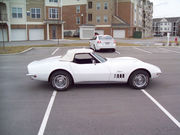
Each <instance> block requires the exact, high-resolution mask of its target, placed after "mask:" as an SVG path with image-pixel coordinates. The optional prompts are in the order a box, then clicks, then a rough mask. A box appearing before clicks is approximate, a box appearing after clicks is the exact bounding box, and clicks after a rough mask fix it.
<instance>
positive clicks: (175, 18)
mask: <svg viewBox="0 0 180 135" xmlns="http://www.w3.org/2000/svg"><path fill="white" fill-rule="evenodd" d="M162 19H163V18H155V19H153V22H160V21H161V20H162ZM165 19H166V20H167V21H168V22H176V21H178V20H179V19H180V17H165Z"/></svg>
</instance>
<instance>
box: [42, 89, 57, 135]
mask: <svg viewBox="0 0 180 135" xmlns="http://www.w3.org/2000/svg"><path fill="white" fill-rule="evenodd" d="M56 94H57V91H53V94H52V96H51V99H50V101H49V104H48V107H47V110H46V113H45V115H44V118H43V121H42V123H41V126H40V128H39V132H38V135H43V134H44V130H45V128H46V124H47V122H48V118H49V115H50V113H51V109H52V106H53V103H54V100H55V97H56Z"/></svg>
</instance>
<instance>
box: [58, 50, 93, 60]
mask: <svg viewBox="0 0 180 135" xmlns="http://www.w3.org/2000/svg"><path fill="white" fill-rule="evenodd" d="M92 52H93V50H91V49H86V48H82V49H71V50H68V51H67V53H66V54H65V55H64V56H63V57H62V58H61V60H63V61H73V59H74V55H76V54H79V53H92Z"/></svg>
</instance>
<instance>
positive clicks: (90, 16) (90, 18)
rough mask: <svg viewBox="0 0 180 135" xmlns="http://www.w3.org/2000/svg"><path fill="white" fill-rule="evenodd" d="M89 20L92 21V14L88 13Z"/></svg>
mask: <svg viewBox="0 0 180 135" xmlns="http://www.w3.org/2000/svg"><path fill="white" fill-rule="evenodd" d="M88 21H89V22H91V21H92V14H88Z"/></svg>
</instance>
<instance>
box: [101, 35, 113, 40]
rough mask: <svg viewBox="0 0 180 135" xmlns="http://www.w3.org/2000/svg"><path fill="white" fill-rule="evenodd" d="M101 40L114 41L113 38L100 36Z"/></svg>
mask: <svg viewBox="0 0 180 135" xmlns="http://www.w3.org/2000/svg"><path fill="white" fill-rule="evenodd" d="M99 40H112V37H111V36H99Z"/></svg>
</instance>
